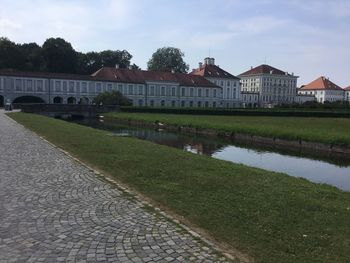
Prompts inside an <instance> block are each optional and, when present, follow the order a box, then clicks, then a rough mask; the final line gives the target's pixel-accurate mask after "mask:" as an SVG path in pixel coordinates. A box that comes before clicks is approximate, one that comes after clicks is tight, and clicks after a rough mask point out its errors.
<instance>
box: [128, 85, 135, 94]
mask: <svg viewBox="0 0 350 263" xmlns="http://www.w3.org/2000/svg"><path fill="white" fill-rule="evenodd" d="M128 94H129V95H133V94H134V87H133V85H129V86H128Z"/></svg>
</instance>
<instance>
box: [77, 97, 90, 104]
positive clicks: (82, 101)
mask: <svg viewBox="0 0 350 263" xmlns="http://www.w3.org/2000/svg"><path fill="white" fill-rule="evenodd" d="M79 104H84V105H86V104H89V99H88V98H86V97H83V98H80V100H79Z"/></svg>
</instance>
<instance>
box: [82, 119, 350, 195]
mask: <svg viewBox="0 0 350 263" xmlns="http://www.w3.org/2000/svg"><path fill="white" fill-rule="evenodd" d="M78 123H80V124H84V125H88V126H91V127H94V128H98V129H103V130H108V131H111V132H113V134H114V135H128V136H132V137H136V138H139V139H143V140H148V141H152V142H154V143H158V144H163V145H167V146H170V147H175V148H180V149H183V150H184V151H188V152H192V153H195V154H205V155H209V156H212V157H213V158H217V159H221V160H227V161H231V162H235V163H242V164H245V165H248V166H252V167H258V168H262V169H265V170H270V171H275V172H283V173H287V174H289V175H291V176H295V177H303V178H306V179H308V180H310V181H313V182H317V183H327V184H330V185H333V186H336V187H338V188H340V189H343V190H346V191H350V160H349V159H344V158H339V156H335V155H330V154H326V155H325V154H322V153H319V152H315V151H310V152H307V151H305V150H303V151H301V150H300V149H289V150H287V149H276V148H274V147H271V146H266V145H258V146H257V145H252V144H250V143H244V142H243V143H242V142H230V141H227V140H225V139H220V138H207V137H204V136H198V135H184V134H179V133H173V132H166V131H159V130H154V129H151V128H140V127H130V126H125V125H121V124H120V123H117V122H115V121H104V122H100V121H96V120H83V121H78Z"/></svg>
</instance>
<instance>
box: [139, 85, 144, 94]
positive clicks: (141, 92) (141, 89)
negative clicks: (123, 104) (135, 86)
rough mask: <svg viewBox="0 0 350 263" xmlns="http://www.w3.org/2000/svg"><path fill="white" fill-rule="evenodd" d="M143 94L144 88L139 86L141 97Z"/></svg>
mask: <svg viewBox="0 0 350 263" xmlns="http://www.w3.org/2000/svg"><path fill="white" fill-rule="evenodd" d="M142 94H143V86H141V85H140V86H139V95H142Z"/></svg>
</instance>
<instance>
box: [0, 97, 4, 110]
mask: <svg viewBox="0 0 350 263" xmlns="http://www.w3.org/2000/svg"><path fill="white" fill-rule="evenodd" d="M2 107H4V96H2V95H0V108H2Z"/></svg>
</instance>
